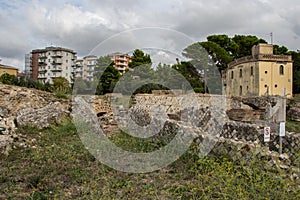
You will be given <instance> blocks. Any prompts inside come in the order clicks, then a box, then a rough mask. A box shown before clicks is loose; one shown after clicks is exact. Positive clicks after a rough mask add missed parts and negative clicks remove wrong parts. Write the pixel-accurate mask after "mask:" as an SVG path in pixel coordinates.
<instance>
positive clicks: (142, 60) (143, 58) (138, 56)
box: [129, 49, 151, 68]
mask: <svg viewBox="0 0 300 200" xmlns="http://www.w3.org/2000/svg"><path fill="white" fill-rule="evenodd" d="M150 63H151V58H150V55H148V54H145V53H144V52H143V51H141V50H139V49H136V50H134V52H133V56H132V57H131V62H130V63H129V67H130V68H135V67H137V66H141V65H144V64H150Z"/></svg>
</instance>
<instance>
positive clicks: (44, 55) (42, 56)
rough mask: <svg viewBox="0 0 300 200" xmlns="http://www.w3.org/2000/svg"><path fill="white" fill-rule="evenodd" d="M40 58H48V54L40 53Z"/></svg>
mask: <svg viewBox="0 0 300 200" xmlns="http://www.w3.org/2000/svg"><path fill="white" fill-rule="evenodd" d="M39 58H41V59H46V58H47V55H46V54H40V55H39Z"/></svg>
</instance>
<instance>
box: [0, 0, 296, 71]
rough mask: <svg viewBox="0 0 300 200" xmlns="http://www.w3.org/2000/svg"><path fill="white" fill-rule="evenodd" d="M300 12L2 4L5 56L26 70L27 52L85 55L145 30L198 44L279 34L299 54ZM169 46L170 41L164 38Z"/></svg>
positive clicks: (289, 5) (176, 2)
mask: <svg viewBox="0 0 300 200" xmlns="http://www.w3.org/2000/svg"><path fill="white" fill-rule="evenodd" d="M299 11H300V1H299V0H252V1H249V0H152V1H149V0H85V1H81V0H0V25H1V29H0V58H1V59H2V61H1V63H2V64H7V65H12V66H16V67H18V68H20V69H23V68H24V55H25V54H26V53H27V52H30V51H31V50H32V49H36V48H44V47H46V46H50V45H54V46H62V47H66V48H71V49H74V50H75V51H77V52H78V56H79V57H82V56H85V55H87V54H89V53H90V52H91V51H92V50H93V49H94V48H95V47H96V46H97V45H98V44H99V43H101V42H103V41H105V40H106V39H108V38H110V37H112V36H114V35H115V34H118V33H120V32H124V31H128V30H132V29H140V28H144V27H160V28H165V29H171V30H175V31H178V32H180V33H183V34H185V35H187V36H189V37H191V38H193V39H194V40H195V41H203V40H205V38H206V37H207V36H208V35H211V34H227V35H229V36H233V35H234V34H246V35H249V34H251V35H256V36H258V37H261V38H264V39H266V40H267V41H270V36H269V35H270V32H273V35H274V43H276V44H279V45H285V46H287V47H288V48H289V49H291V50H296V49H300V38H299V37H300V20H299ZM297 16H298V17H297ZM144 38H145V37H144ZM164 42H166V43H170V41H169V40H168V39H167V37H166V38H165V40H164V38H160V43H164ZM173 42H174V41H173Z"/></svg>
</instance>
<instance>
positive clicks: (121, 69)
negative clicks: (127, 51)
mask: <svg viewBox="0 0 300 200" xmlns="http://www.w3.org/2000/svg"><path fill="white" fill-rule="evenodd" d="M117 70H119V71H125V70H126V68H124V67H117Z"/></svg>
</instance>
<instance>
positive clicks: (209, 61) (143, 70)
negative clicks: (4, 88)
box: [0, 35, 300, 95]
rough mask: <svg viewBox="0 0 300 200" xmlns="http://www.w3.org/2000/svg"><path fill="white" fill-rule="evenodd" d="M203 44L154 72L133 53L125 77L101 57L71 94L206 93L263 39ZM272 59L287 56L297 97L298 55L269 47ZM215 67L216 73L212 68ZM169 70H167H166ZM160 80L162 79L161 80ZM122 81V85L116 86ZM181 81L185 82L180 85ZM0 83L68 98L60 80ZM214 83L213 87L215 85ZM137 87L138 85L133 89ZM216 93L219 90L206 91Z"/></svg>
mask: <svg viewBox="0 0 300 200" xmlns="http://www.w3.org/2000/svg"><path fill="white" fill-rule="evenodd" d="M206 39H207V41H202V42H197V43H195V44H192V45H190V46H188V47H186V48H185V49H184V51H183V52H182V54H183V56H184V57H186V58H188V61H179V60H177V63H176V64H173V65H166V64H161V63H160V64H159V65H158V66H157V67H156V69H154V68H153V67H152V66H151V63H152V61H151V57H150V55H148V54H146V53H144V52H143V51H141V50H139V49H136V50H135V51H134V52H133V55H132V61H131V62H130V63H129V67H130V69H133V70H126V73H125V75H123V76H122V75H121V74H120V72H119V71H118V70H117V69H115V67H114V62H113V61H112V60H111V58H110V57H109V56H101V57H99V58H98V59H97V64H96V67H95V71H94V78H93V81H87V80H83V79H82V78H78V79H76V83H75V90H76V91H75V92H77V93H85V92H89V91H92V92H94V93H95V94H96V95H104V94H107V93H112V92H121V93H124V94H131V93H151V91H152V90H167V89H169V88H170V87H171V88H172V89H183V90H184V89H188V88H192V89H193V90H194V91H195V92H197V93H204V92H206V91H207V89H208V88H207V84H205V83H207V82H208V83H209V82H210V83H212V84H210V85H221V82H218V81H220V80H217V78H216V76H215V75H216V74H217V73H220V72H222V71H224V70H226V69H227V66H228V64H229V63H230V62H231V61H233V60H235V59H238V58H241V57H244V56H250V55H251V54H252V52H251V49H252V46H253V45H257V44H258V43H267V42H266V41H265V40H264V39H262V38H258V37H256V36H252V35H248V36H245V35H235V36H233V37H229V36H227V35H210V36H208V37H207V38H206ZM273 48H274V54H275V55H282V54H283V55H291V56H292V59H293V61H294V63H293V93H300V53H298V52H295V51H289V50H288V48H287V47H285V46H279V45H276V44H275V45H273ZM213 65H214V66H216V70H217V71H216V70H215V69H214V68H213V67H212V66H213ZM170 69H171V70H170ZM162 77H163V78H162ZM121 78H122V81H123V83H126V84H124V85H118V87H117V89H116V90H117V91H114V89H115V86H116V84H117V83H118V82H119V81H120V79H121ZM184 80H187V82H186V81H184ZM0 82H2V83H5V84H12V85H18V86H22V87H28V88H35V89H39V90H44V91H48V92H55V93H58V94H64V93H65V94H71V92H72V89H73V88H72V87H74V86H73V85H72V86H71V87H70V84H69V83H68V81H67V80H66V79H64V78H63V77H59V78H56V79H55V80H54V84H53V85H51V84H49V83H45V84H42V83H41V82H39V81H36V80H31V79H29V80H26V79H24V78H17V77H14V76H12V75H8V74H4V75H2V76H1V77H0ZM216 83H217V84H216ZM137 85H141V86H140V87H138V88H136V86H137ZM209 89H213V90H215V92H216V93H220V92H221V88H209Z"/></svg>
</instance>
